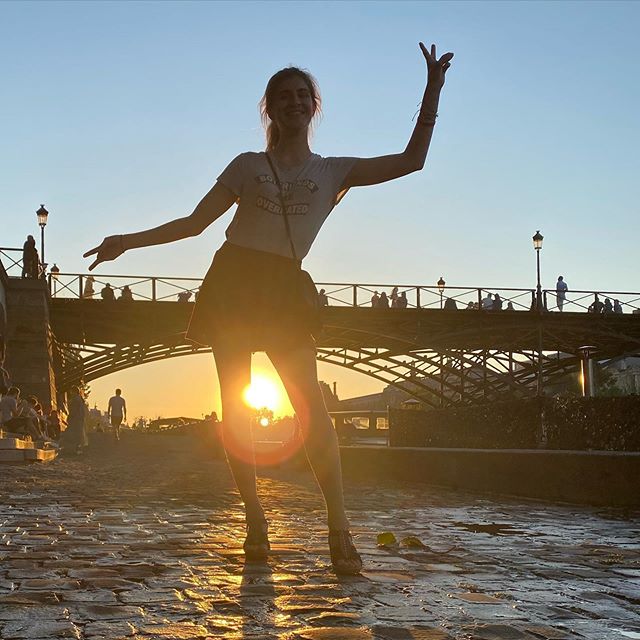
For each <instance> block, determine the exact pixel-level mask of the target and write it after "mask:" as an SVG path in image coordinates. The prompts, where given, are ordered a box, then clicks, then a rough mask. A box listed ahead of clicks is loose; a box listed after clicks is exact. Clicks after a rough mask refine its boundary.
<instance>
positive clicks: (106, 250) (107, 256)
mask: <svg viewBox="0 0 640 640" xmlns="http://www.w3.org/2000/svg"><path fill="white" fill-rule="evenodd" d="M123 253H124V246H123V244H122V236H108V237H106V238H105V239H104V240H103V241H102V244H100V245H99V246H97V247H94V248H93V249H91V251H87V252H86V253H85V254H84V256H83V258H88V257H89V256H92V255H94V254H97V255H96V259H95V260H94V262H93V264H92V265H91V266H90V267H89V271H93V269H95V267H97V266H98V265H99V264H100V263H101V262H107V261H108V260H115V259H116V258H117V257H118V256H120V255H122V254H123Z"/></svg>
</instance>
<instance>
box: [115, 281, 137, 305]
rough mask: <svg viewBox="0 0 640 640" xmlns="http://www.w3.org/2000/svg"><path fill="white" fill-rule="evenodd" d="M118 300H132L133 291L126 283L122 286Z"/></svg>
mask: <svg viewBox="0 0 640 640" xmlns="http://www.w3.org/2000/svg"><path fill="white" fill-rule="evenodd" d="M118 300H122V302H133V292H132V291H131V288H130V287H129V285H128V284H125V285H124V287H122V291H121V292H120V297H119V298H118Z"/></svg>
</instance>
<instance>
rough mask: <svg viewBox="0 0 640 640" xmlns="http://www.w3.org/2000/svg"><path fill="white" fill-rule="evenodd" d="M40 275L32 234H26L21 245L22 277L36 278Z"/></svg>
mask: <svg viewBox="0 0 640 640" xmlns="http://www.w3.org/2000/svg"><path fill="white" fill-rule="evenodd" d="M39 275H40V259H39V258H38V250H37V249H36V241H35V239H34V237H33V236H27V239H26V240H25V243H24V244H23V245H22V277H23V278H38V276H39Z"/></svg>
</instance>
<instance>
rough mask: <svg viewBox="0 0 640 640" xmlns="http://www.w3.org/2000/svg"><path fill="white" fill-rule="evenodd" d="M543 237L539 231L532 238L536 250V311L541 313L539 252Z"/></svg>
mask: <svg viewBox="0 0 640 640" xmlns="http://www.w3.org/2000/svg"><path fill="white" fill-rule="evenodd" d="M543 240H544V236H543V235H542V234H541V233H540V229H538V230H537V231H536V234H535V235H534V236H533V248H534V249H535V250H536V267H537V274H538V281H537V284H536V311H542V285H541V284H540V251H541V250H542V241H543Z"/></svg>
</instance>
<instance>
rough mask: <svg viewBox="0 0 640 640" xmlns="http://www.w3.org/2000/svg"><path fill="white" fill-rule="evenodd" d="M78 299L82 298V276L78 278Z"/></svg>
mask: <svg viewBox="0 0 640 640" xmlns="http://www.w3.org/2000/svg"><path fill="white" fill-rule="evenodd" d="M78 298H82V276H78Z"/></svg>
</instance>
